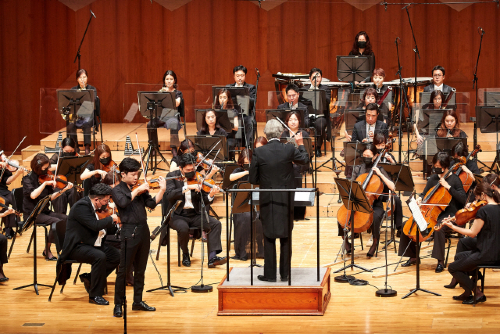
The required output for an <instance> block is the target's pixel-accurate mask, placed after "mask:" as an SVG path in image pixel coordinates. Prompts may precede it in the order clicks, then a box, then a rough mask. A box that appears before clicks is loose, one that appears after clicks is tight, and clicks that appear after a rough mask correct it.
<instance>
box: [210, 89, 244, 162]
mask: <svg viewBox="0 0 500 334" xmlns="http://www.w3.org/2000/svg"><path fill="white" fill-rule="evenodd" d="M214 108H215V109H221V110H228V111H229V110H231V111H232V112H233V113H234V118H233V129H232V131H231V132H230V133H228V134H227V145H228V147H231V148H233V149H232V150H231V149H230V150H229V160H234V147H236V133H237V132H238V127H239V120H238V112H237V110H236V109H235V108H234V104H233V100H232V99H231V92H230V91H229V90H228V89H225V88H223V89H221V90H219V92H218V93H217V96H216V98H215V106H214ZM228 116H229V114H228Z"/></svg>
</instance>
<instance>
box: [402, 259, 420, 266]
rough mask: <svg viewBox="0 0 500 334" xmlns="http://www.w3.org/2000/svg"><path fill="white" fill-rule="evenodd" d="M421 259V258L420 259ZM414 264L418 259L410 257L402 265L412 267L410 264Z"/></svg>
mask: <svg viewBox="0 0 500 334" xmlns="http://www.w3.org/2000/svg"><path fill="white" fill-rule="evenodd" d="M419 261H420V260H419ZM414 264H417V260H416V259H415V260H412V259H408V261H406V262H405V263H403V264H402V265H401V267H410V266H412V265H414Z"/></svg>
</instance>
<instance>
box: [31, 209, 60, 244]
mask: <svg viewBox="0 0 500 334" xmlns="http://www.w3.org/2000/svg"><path fill="white" fill-rule="evenodd" d="M67 219H68V217H67V216H66V215H65V214H62V213H55V212H52V211H51V212H49V213H41V214H39V215H38V217H37V218H36V222H35V223H36V224H43V225H47V226H50V232H49V240H47V242H49V243H55V244H56V249H57V252H58V253H59V252H61V249H62V245H64V235H65V234H66V221H67Z"/></svg>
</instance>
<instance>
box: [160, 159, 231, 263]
mask: <svg viewBox="0 0 500 334" xmlns="http://www.w3.org/2000/svg"><path fill="white" fill-rule="evenodd" d="M195 162H196V158H195V157H194V156H193V155H191V154H190V153H184V154H183V155H182V156H181V158H180V159H179V170H177V171H175V172H171V173H168V174H167V178H169V177H172V176H179V177H181V178H183V179H184V180H182V181H180V180H176V179H171V180H168V181H167V191H166V193H167V197H166V199H167V201H168V204H169V206H172V205H174V204H175V202H176V201H178V200H180V201H181V204H180V205H179V207H178V208H177V210H176V211H175V212H174V213H173V215H172V220H171V222H170V226H171V227H172V228H173V229H174V230H176V231H177V237H178V240H179V244H180V247H181V249H182V265H183V266H185V267H190V266H191V259H190V257H189V249H188V242H189V228H190V227H201V220H202V219H203V230H204V231H205V232H207V233H208V232H210V233H208V235H207V237H208V240H209V242H208V245H209V247H210V248H209V249H208V267H209V268H215V267H216V266H218V265H221V264H224V263H226V262H227V259H226V258H225V257H222V258H221V257H218V256H217V254H218V253H220V252H222V244H221V223H220V221H218V220H217V219H215V218H214V217H211V216H209V218H208V222H207V221H206V215H204V213H203V212H202V211H201V210H202V206H201V203H200V202H201V200H203V202H204V204H205V205H206V206H208V205H209V204H210V203H212V202H213V200H214V196H215V194H217V193H218V192H219V188H217V187H213V188H212V189H211V190H210V192H209V193H207V192H205V191H204V190H203V189H202V188H201V187H200V184H199V183H197V182H196V171H195V167H194V166H195ZM193 181H194V182H193ZM206 209H207V210H208V208H206ZM202 215H203V216H202Z"/></svg>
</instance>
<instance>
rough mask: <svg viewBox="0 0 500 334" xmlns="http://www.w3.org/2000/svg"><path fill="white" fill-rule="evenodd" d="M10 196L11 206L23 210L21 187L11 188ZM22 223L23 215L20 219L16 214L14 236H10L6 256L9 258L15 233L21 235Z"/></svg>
mask: <svg viewBox="0 0 500 334" xmlns="http://www.w3.org/2000/svg"><path fill="white" fill-rule="evenodd" d="M12 197H13V198H14V203H12V207H13V209H14V210H16V211H18V212H21V213H22V212H23V188H22V187H21V188H16V189H13V190H12ZM23 225H24V217H23V220H21V218H20V217H18V216H16V226H15V227H16V232H15V233H14V237H13V238H12V242H11V244H10V248H9V254H8V255H7V258H9V259H10V254H11V253H12V249H13V248H14V244H15V243H16V238H17V234H19V235H21V234H22V232H20V231H19V230H20V228H21V227H23Z"/></svg>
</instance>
